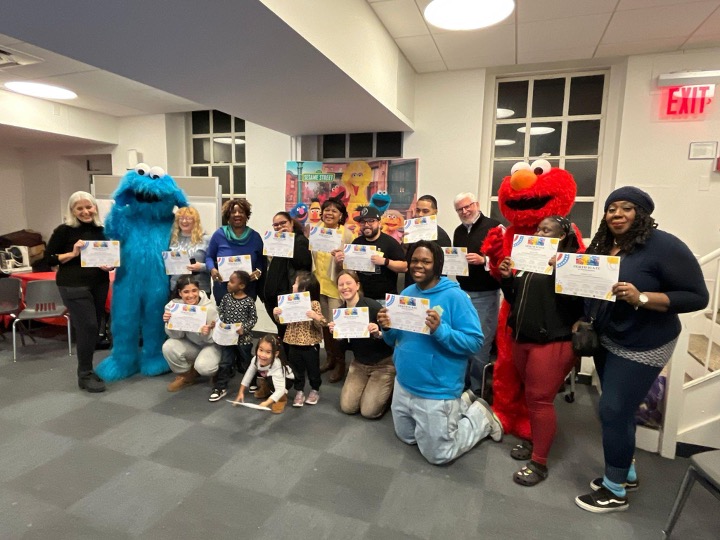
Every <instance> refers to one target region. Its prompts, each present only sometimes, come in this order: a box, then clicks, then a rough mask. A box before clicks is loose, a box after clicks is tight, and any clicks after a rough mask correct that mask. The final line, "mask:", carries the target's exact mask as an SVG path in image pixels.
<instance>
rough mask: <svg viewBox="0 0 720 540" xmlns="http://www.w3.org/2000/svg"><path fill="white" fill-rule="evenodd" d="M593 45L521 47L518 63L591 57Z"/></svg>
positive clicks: (593, 50) (593, 49) (562, 60)
mask: <svg viewBox="0 0 720 540" xmlns="http://www.w3.org/2000/svg"><path fill="white" fill-rule="evenodd" d="M594 52H595V47H594V46H592V47H571V48H566V49H555V50H547V49H542V50H541V49H527V50H525V51H524V52H523V51H522V49H521V50H520V51H519V52H518V64H535V63H540V62H564V61H566V60H582V59H586V58H592V55H593V53H594Z"/></svg>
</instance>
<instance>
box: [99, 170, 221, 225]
mask: <svg viewBox="0 0 720 540" xmlns="http://www.w3.org/2000/svg"><path fill="white" fill-rule="evenodd" d="M121 178H122V176H116V175H109V174H95V175H93V177H92V182H91V183H90V193H91V194H92V195H93V196H94V197H95V198H96V199H97V203H98V213H99V214H100V219H102V220H103V222H104V221H105V218H106V217H107V215H108V214H109V213H110V209H111V208H112V205H113V204H114V201H113V197H112V195H113V193H114V192H115V190H116V189H117V187H118V185H119V184H120V179H121ZM173 179H174V180H175V183H176V184H177V185H178V187H179V188H180V189H182V190H183V191H184V192H185V196H186V197H187V200H188V202H189V203H190V206H192V207H193V208H195V209H196V210H197V211H198V213H199V214H200V222H201V223H202V226H203V229H205V232H206V233H207V234H212V233H213V232H215V231H216V230H217V229H218V228H219V227H220V226H221V225H222V215H221V211H222V192H221V191H220V183H219V182H218V178H217V176H173Z"/></svg>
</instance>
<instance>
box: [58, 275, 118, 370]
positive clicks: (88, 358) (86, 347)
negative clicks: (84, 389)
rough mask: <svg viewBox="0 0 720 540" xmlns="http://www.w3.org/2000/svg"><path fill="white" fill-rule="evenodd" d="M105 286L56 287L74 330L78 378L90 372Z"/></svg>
mask: <svg viewBox="0 0 720 540" xmlns="http://www.w3.org/2000/svg"><path fill="white" fill-rule="evenodd" d="M109 287H110V284H109V283H101V284H99V285H93V286H90V287H58V289H60V296H61V297H62V299H63V302H65V307H67V308H68V312H69V313H70V323H71V324H72V327H73V330H75V347H76V351H77V358H78V368H77V373H78V377H82V376H84V375H88V374H90V373H92V371H93V354H94V352H95V345H97V341H98V334H99V329H100V323H101V322H102V321H103V317H104V316H105V301H106V300H107V295H108V289H109Z"/></svg>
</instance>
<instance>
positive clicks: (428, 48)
mask: <svg viewBox="0 0 720 540" xmlns="http://www.w3.org/2000/svg"><path fill="white" fill-rule="evenodd" d="M395 42H396V43H397V44H398V47H400V50H401V51H402V52H403V54H405V57H406V58H407V59H408V61H409V62H410V63H411V64H413V65H415V64H418V63H421V62H437V61H440V62H442V58H441V56H440V52H439V51H438V48H437V46H436V45H435V42H434V41H433V38H432V36H430V35H427V36H412V37H404V38H398V39H396V40H395Z"/></svg>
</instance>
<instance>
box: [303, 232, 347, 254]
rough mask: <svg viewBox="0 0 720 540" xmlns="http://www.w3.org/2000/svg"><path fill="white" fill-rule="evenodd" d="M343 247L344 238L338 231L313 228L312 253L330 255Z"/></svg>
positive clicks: (311, 238) (311, 237)
mask: <svg viewBox="0 0 720 540" xmlns="http://www.w3.org/2000/svg"><path fill="white" fill-rule="evenodd" d="M341 246H342V237H341V236H340V231H339V230H338V229H328V228H327V227H313V228H312V229H310V251H324V252H326V253H330V252H331V251H335V250H336V249H340V247H341Z"/></svg>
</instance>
